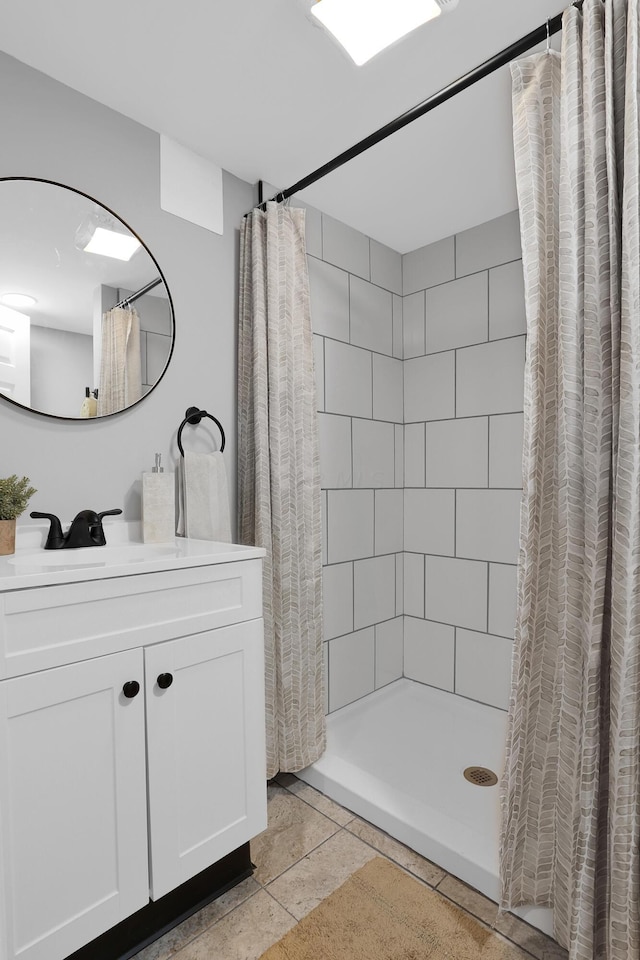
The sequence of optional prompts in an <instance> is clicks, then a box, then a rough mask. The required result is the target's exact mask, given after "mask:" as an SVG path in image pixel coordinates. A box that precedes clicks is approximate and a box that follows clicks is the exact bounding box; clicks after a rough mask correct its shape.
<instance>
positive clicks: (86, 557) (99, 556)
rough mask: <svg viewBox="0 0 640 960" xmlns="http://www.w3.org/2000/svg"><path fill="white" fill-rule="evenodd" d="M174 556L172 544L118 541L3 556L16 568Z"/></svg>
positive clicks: (118, 563)
mask: <svg viewBox="0 0 640 960" xmlns="http://www.w3.org/2000/svg"><path fill="white" fill-rule="evenodd" d="M177 555H178V551H177V549H176V547H175V545H174V544H170V543H122V544H120V545H118V546H114V547H79V548H77V549H75V550H73V549H70V550H64V549H62V550H39V551H38V552H37V553H16V554H14V555H13V556H12V557H8V558H7V559H8V561H9V563H11V564H13V565H14V566H16V567H75V566H83V567H91V566H104V565H105V564H108V565H109V566H119V565H121V564H126V563H141V562H143V561H145V560H154V559H159V558H161V557H171V556H174V557H175V556H177Z"/></svg>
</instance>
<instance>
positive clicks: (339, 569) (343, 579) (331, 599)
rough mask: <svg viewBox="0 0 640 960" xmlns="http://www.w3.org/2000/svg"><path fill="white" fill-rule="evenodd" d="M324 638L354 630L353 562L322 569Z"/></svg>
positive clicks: (338, 635) (327, 638)
mask: <svg viewBox="0 0 640 960" xmlns="http://www.w3.org/2000/svg"><path fill="white" fill-rule="evenodd" d="M322 594H323V601H324V602H323V607H324V639H325V640H330V639H331V638H332V637H340V636H342V634H344V633H351V632H352V631H353V564H352V563H336V564H334V565H333V566H331V567H323V570H322Z"/></svg>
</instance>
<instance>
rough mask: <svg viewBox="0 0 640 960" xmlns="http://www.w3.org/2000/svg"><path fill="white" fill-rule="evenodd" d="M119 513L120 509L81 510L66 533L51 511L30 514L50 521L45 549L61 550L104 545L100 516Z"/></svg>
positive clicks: (36, 518)
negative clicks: (98, 511)
mask: <svg viewBox="0 0 640 960" xmlns="http://www.w3.org/2000/svg"><path fill="white" fill-rule="evenodd" d="M119 513H122V510H118V509H116V510H103V511H102V513H96V512H95V510H81V511H80V513H79V514H78V515H77V516H76V517H75V519H74V520H73V522H72V524H71V526H70V527H69V529H68V530H67V532H66V533H63V532H62V524H61V523H60V520H59V519H58V517H56V516H55V515H54V514H53V513H38V511H37V510H33V511H32V513H31V516H32V517H33V519H34V520H50V521H51V526H50V527H49V536H48V537H47V542H46V543H45V545H44V548H45V550H63V549H72V548H73V547H104V545H105V544H106V542H107V541H106V538H105V535H104V530H103V528H102V518H103V517H112V516H113V517H115V516H117V515H118V514H119Z"/></svg>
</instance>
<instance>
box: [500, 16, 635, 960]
mask: <svg viewBox="0 0 640 960" xmlns="http://www.w3.org/2000/svg"><path fill="white" fill-rule="evenodd" d="M638 33H639V12H638V0H605V2H602V0H585V3H584V6H583V9H582V12H580V11H578V10H577V9H576V8H575V7H570V8H569V9H568V10H567V11H566V12H565V14H564V19H563V38H562V55H561V57H559V56H558V55H557V54H554V53H547V54H542V55H539V56H534V57H531V58H529V59H527V60H524V61H521V62H519V63H516V64H514V65H513V68H512V72H513V80H514V88H513V105H514V140H515V152H516V173H517V184H518V200H519V207H520V216H521V231H522V244H523V262H524V271H525V293H526V302H527V322H528V332H529V337H528V344H527V368H526V384H525V444H524V494H523V506H522V514H521V549H520V566H519V580H518V619H517V627H516V641H515V652H514V672H513V687H512V696H511V702H510V708H509V734H508V743H507V758H506V769H505V775H504V780H503V796H502V801H503V806H502V815H503V820H502V838H501V874H502V902H503V905H504V906H517V905H521V904H531V903H535V904H539V905H548V906H551V907H553V909H554V915H555V934H556V937H557V939H558V940H559V941H560V943H561V944H562V945H563V946H565V947H567V948H568V949H569V951H570V957H571V960H593V958H602V960H604V958H606V960H623V958H624V960H638V958H639V957H640V900H639V898H640V862H639V854H640V851H639V841H640V793H639V791H640V255H639V237H640V234H639V202H640V192H639V181H638V175H639V151H638V136H639V132H640V131H639V126H638V113H639V100H638V93H639V88H638V81H639V76H640V74H639V70H638V66H639V63H638V60H639V47H638Z"/></svg>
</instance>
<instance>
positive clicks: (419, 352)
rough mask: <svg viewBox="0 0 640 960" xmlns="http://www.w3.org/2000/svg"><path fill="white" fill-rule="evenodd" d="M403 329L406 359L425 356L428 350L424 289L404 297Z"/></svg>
mask: <svg viewBox="0 0 640 960" xmlns="http://www.w3.org/2000/svg"><path fill="white" fill-rule="evenodd" d="M402 329H403V338H402V342H403V356H404V359H405V360H408V359H409V358H410V357H423V356H424V355H425V353H426V352H427V349H426V342H425V326H424V290H421V291H420V292H419V293H414V294H412V295H411V296H410V297H405V298H404V301H403V304H402Z"/></svg>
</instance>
